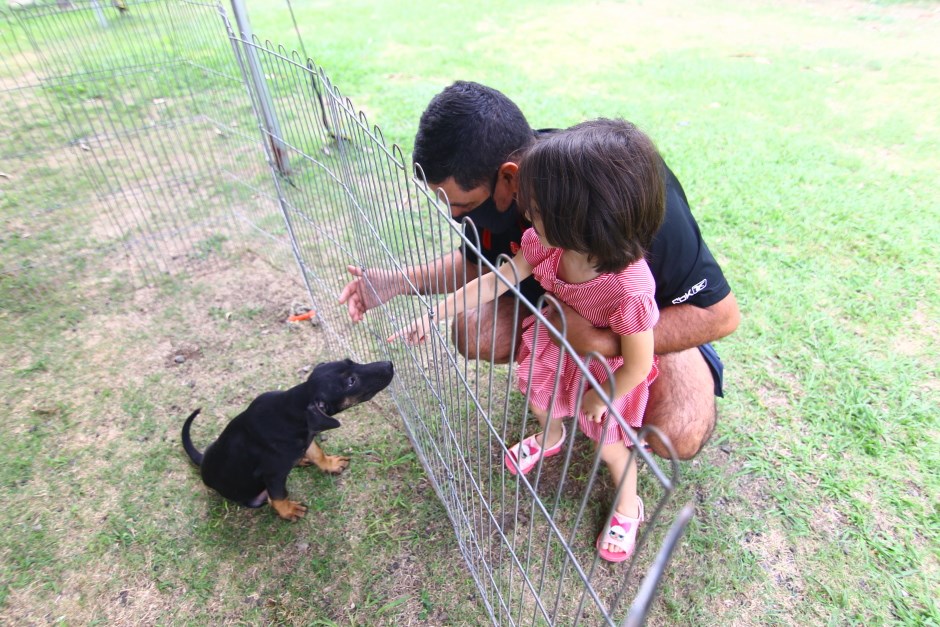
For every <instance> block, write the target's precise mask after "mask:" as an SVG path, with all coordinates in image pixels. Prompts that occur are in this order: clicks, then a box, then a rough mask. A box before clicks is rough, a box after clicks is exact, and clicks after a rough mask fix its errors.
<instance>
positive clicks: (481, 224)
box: [461, 196, 519, 233]
mask: <svg viewBox="0 0 940 627" xmlns="http://www.w3.org/2000/svg"><path fill="white" fill-rule="evenodd" d="M464 217H467V218H470V219H471V220H473V224H474V225H476V227H477V229H478V230H480V231H483V230H487V231H492V232H493V233H503V232H504V231H508V230H509V229H511V228H512V227H513V226H514V225H515V224H516V222H518V220H519V208H518V207H517V205H516V201H515V200H513V201H512V204H510V205H509V208H508V209H506V211H500V210H499V209H497V208H496V201H495V200H493V197H492V196H490V197H489V198H487V199H486V200H484V201H483V203H482V204H480V206H479V207H477V208H476V209H474V210H473V211H470V212H468V213H465V214H464V215H463V216H461V218H464Z"/></svg>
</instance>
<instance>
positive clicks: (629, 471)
mask: <svg viewBox="0 0 940 627" xmlns="http://www.w3.org/2000/svg"><path fill="white" fill-rule="evenodd" d="M601 459H602V460H603V461H604V463H605V464H607V469H608V470H609V471H610V479H611V482H612V483H613V485H614V491H615V492H616V491H617V487H618V485H619V484H620V481H621V480H623V487H621V488H620V495H619V497H618V498H617V503H616V506H615V507H614V509H616V510H617V513H618V514H620V515H621V516H627V517H629V518H638V517H639V515H640V504H639V502H638V501H637V494H636V456H633V458H631V457H630V449H628V448H627V447H626V446H625V445H624V443H623V441H618V442H612V443H610V444H604V445H602V446H601ZM624 472H626V476H624ZM601 548H602V549H606V550H607V551H610V552H611V553H622V552H623V549H621V548H620V547H618V546H615V545H613V544H608V543H606V542H602V543H601Z"/></svg>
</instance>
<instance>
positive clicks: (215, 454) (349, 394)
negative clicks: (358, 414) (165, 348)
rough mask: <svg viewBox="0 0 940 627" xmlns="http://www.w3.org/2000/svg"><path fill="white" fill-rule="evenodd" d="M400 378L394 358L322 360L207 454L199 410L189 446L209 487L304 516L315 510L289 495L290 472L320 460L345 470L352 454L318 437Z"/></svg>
mask: <svg viewBox="0 0 940 627" xmlns="http://www.w3.org/2000/svg"><path fill="white" fill-rule="evenodd" d="M393 375H394V369H393V367H392V362H390V361H377V362H374V363H371V364H357V363H355V362H353V361H350V360H349V359H346V360H344V361H331V362H327V363H323V364H320V365H318V366H317V367H316V368H314V369H313V372H311V373H310V377H309V378H308V379H307V380H306V381H305V382H304V383H301V384H300V385H298V386H295V387H292V388H291V389H289V390H287V391H285V392H265V393H264V394H262V395H261V396H259V397H258V398H256V399H255V400H253V401H252V402H251V404H250V405H249V406H248V409H246V410H245V411H243V412H242V413H241V414H239V415H238V416H236V417H235V418H233V419H232V421H231V422H230V423H228V425H227V426H226V427H225V429H224V430H223V431H222V433H221V434H220V435H219V437H218V439H216V441H215V442H213V443H212V444H210V445H209V447H208V448H207V449H206V452H205V454H203V453H200V452H199V451H198V450H196V447H195V446H193V443H192V440H191V439H190V437H189V426H190V425H191V424H192V422H193V419H194V418H195V417H196V416H197V415H198V414H199V410H198V409H197V410H196V411H194V412H193V413H192V414H191V415H190V416H189V418H187V419H186V422H185V423H183V448H184V449H185V450H186V454H187V455H189V458H190V459H191V460H193V463H194V464H196V465H197V466H199V469H200V471H201V474H202V480H203V481H204V482H205V484H206V485H207V486H209V487H210V488H212V489H213V490H215V491H217V492H218V493H219V494H221V495H222V496H224V497H225V498H227V499H230V500H232V501H235V502H236V503H240V504H242V505H245V506H247V507H260V506H261V505H263V504H264V502H265V501H266V500H267V501H268V502H269V503H271V505H272V506H273V507H274V509H275V510H276V511H277V514H278V516H280V517H281V518H284V519H286V520H298V519H299V518H301V517H302V516H303V515H304V514H305V513H306V512H307V508H306V507H304V506H303V505H301V504H300V503H298V502H296V501H290V500H288V499H287V475H288V474H289V473H290V471H291V469H292V468H293V467H294V466H298V465H299V466H309V465H311V464H316V466H317V467H318V468H320V469H321V470H325V471H326V472H329V473H340V472H342V471H343V470H345V469H346V467H347V466H348V465H349V458H348V457H340V456H339V455H326V454H325V453H324V452H323V450H322V449H320V447H319V446H318V445H317V443H316V442H314V441H313V438H314V437H315V436H316V435H317V434H318V433H320V432H321V431H326V430H327V429H335V428H336V427H338V426H340V425H339V421H338V420H336V419H335V418H333V417H332V416H333V414H337V413H339V412H341V411H343V410H344V409H347V408H349V407H352V406H353V405H356V404H357V403H362V402H364V401H367V400H369V399H370V398H372V397H373V396H375V395H376V394H377V393H378V392H381V391H382V390H384V389H385V388H386V387H387V386H388V384H389V383H391V382H392V376H393Z"/></svg>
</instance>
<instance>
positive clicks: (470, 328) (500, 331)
mask: <svg viewBox="0 0 940 627" xmlns="http://www.w3.org/2000/svg"><path fill="white" fill-rule="evenodd" d="M505 318H506V316H505V315H497V316H496V317H494V315H493V312H492V311H485V312H483V313H482V314H481V313H480V311H479V310H477V309H474V310H470V311H467V312H465V313H464V314H459V315H457V316H456V317H455V318H454V322H453V325H452V327H451V340H452V341H453V342H454V346H455V347H456V349H457V352H459V353H460V354H461V355H463V356H464V357H466V358H468V359H484V360H487V361H491V362H493V363H497V364H504V363H508V362H509V360H510V358H511V357H512V347H513V346H514V344H515V332H516V325H513V324H512V321H511V320H506V319H505ZM494 329H495V333H494Z"/></svg>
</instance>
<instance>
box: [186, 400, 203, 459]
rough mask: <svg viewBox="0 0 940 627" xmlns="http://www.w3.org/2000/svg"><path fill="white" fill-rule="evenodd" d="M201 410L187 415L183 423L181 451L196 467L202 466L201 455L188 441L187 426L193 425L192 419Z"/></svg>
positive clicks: (190, 441) (191, 442)
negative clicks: (184, 452)
mask: <svg viewBox="0 0 940 627" xmlns="http://www.w3.org/2000/svg"><path fill="white" fill-rule="evenodd" d="M200 411H202V410H201V409H197V410H196V411H194V412H193V413H191V414H190V415H189V418H187V419H186V422H184V423H183V450H184V451H186V454H187V455H189V459H191V460H193V463H194V464H196V465H197V466H200V465H202V453H200V452H199V451H198V450H196V447H195V446H193V441H192V440H190V439H189V425H191V424H192V423H193V419H194V418H195V417H196V416H198V415H199V412H200Z"/></svg>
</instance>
